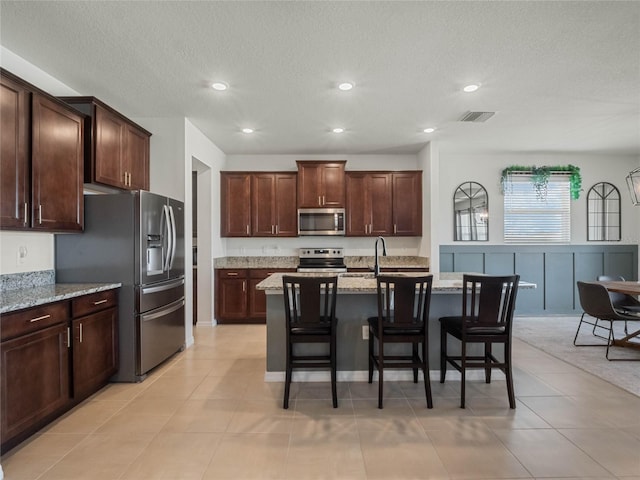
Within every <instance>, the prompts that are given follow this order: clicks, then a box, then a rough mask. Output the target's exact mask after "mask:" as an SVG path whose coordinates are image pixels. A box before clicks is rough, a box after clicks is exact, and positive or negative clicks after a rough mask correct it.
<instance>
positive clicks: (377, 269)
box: [373, 237, 387, 277]
mask: <svg viewBox="0 0 640 480" xmlns="http://www.w3.org/2000/svg"><path fill="white" fill-rule="evenodd" d="M378 240H382V256H383V257H386V256H387V244H386V242H385V241H384V238H382V237H378V238H376V245H375V250H376V254H375V258H376V263H375V265H374V266H373V274H374V275H375V276H376V277H377V276H378V275H380V264H379V263H378Z"/></svg>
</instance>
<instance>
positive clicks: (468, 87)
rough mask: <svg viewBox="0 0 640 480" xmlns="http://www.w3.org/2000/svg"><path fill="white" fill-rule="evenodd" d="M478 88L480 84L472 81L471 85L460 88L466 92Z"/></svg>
mask: <svg viewBox="0 0 640 480" xmlns="http://www.w3.org/2000/svg"><path fill="white" fill-rule="evenodd" d="M479 88H480V85H477V84H475V83H472V84H471V85H467V86H466V87H464V88H463V89H462V90H464V91H465V92H467V93H471V92H475V91H476V90H478V89H479Z"/></svg>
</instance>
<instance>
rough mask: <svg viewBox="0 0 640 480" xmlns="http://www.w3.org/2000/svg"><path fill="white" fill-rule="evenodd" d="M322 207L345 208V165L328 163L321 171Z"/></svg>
mask: <svg viewBox="0 0 640 480" xmlns="http://www.w3.org/2000/svg"><path fill="white" fill-rule="evenodd" d="M320 172H321V185H322V187H321V188H322V191H321V195H322V206H323V207H330V208H336V207H344V203H345V198H344V182H345V179H344V163H328V164H326V165H323V166H322V168H321V170H320Z"/></svg>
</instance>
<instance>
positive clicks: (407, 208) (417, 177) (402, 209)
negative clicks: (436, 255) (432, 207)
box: [392, 170, 422, 237]
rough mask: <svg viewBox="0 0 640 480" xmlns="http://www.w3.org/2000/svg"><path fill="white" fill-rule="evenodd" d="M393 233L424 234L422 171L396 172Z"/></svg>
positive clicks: (398, 234)
mask: <svg viewBox="0 0 640 480" xmlns="http://www.w3.org/2000/svg"><path fill="white" fill-rule="evenodd" d="M392 182H393V188H392V190H393V200H392V204H393V207H392V211H393V234H394V235H397V236H412V237H418V236H421V235H422V171H419V170H418V171H411V172H394V173H393V174H392Z"/></svg>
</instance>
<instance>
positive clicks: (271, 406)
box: [227, 399, 294, 434]
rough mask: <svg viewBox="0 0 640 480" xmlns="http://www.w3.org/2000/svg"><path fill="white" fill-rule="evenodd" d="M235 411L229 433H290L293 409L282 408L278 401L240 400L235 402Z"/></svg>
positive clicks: (228, 429)
mask: <svg viewBox="0 0 640 480" xmlns="http://www.w3.org/2000/svg"><path fill="white" fill-rule="evenodd" d="M235 406H236V409H235V412H234V413H233V418H232V419H231V422H230V423H229V426H228V428H227V432H230V433H287V434H288V433H290V432H291V428H292V426H293V417H294V411H293V410H292V409H291V408H289V409H288V410H285V409H283V408H282V405H281V404H280V402H274V401H272V400H270V399H267V400H250V399H246V400H241V401H239V402H235Z"/></svg>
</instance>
